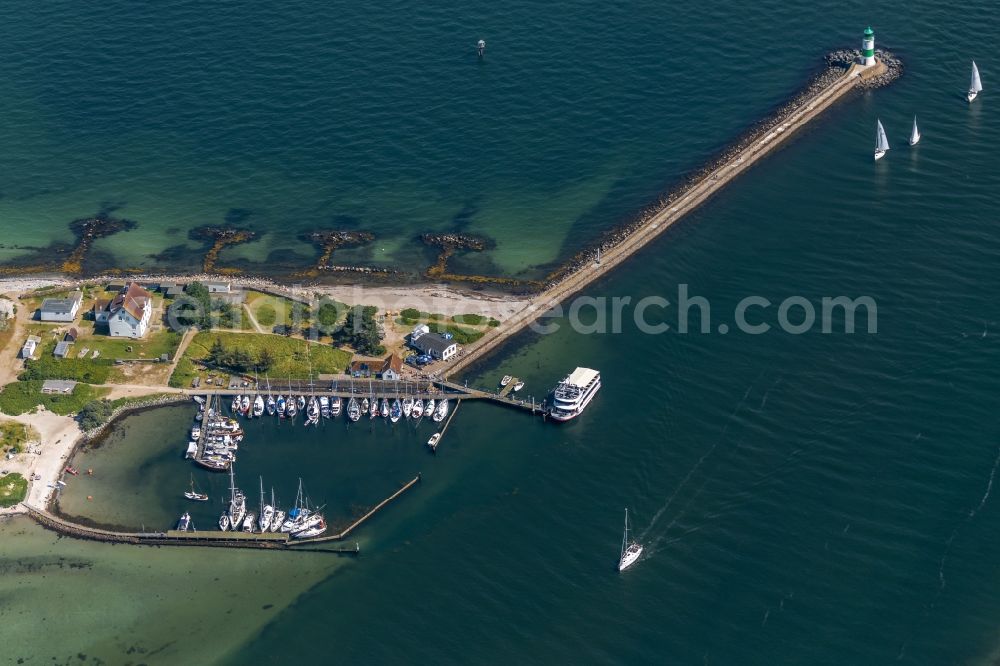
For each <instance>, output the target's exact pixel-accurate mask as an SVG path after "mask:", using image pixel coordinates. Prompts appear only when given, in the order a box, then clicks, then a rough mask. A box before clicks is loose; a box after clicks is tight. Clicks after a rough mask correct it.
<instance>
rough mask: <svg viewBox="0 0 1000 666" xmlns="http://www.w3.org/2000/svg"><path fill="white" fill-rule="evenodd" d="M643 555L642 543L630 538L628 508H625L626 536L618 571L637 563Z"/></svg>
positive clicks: (623, 540)
mask: <svg viewBox="0 0 1000 666" xmlns="http://www.w3.org/2000/svg"><path fill="white" fill-rule="evenodd" d="M640 555H642V544H640V543H639V542H638V541H629V539H628V509H625V536H623V537H622V555H621V558H619V560H618V571H625V570H626V569H628V568H629V567H630V566H632V565H633V564H635V563H636V560H638V559H639V556H640Z"/></svg>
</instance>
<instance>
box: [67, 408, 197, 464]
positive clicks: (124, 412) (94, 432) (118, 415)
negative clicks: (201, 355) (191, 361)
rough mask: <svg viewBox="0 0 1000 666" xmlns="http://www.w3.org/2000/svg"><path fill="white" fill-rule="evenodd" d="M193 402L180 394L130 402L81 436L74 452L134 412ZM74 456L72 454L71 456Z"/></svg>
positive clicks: (116, 409)
mask: <svg viewBox="0 0 1000 666" xmlns="http://www.w3.org/2000/svg"><path fill="white" fill-rule="evenodd" d="M186 402H191V398H189V397H188V396H186V395H184V394H181V393H178V394H174V395H157V396H150V397H149V398H137V399H136V400H134V401H129V402H128V403H126V404H124V405H121V406H119V407H117V408H115V409H114V411H112V412H111V416H109V417H108V420H107V421H105V422H104V423H102V424H101V425H99V426H97V427H96V428H93V429H91V430H88V431H87V432H85V433H83V435H81V436H80V440H79V441H78V442H77V444H76V446H74V447H73V449H74V451H75V450H76V448H77V447H79V446H80V445H82V444H89V443H91V442H93V441H95V440H97V439H98V438H100V437H101V436H102V435H103V434H104V433H105V432H107V430H108V428H110V427H111V426H112V425H114V424H115V422H117V421H118V420H119V419H122V418H124V417H126V416H128V415H129V414H132V413H134V412H140V411H143V410H146V409H150V408H152V407H163V406H164V405H176V404H181V403H186ZM70 455H72V454H70Z"/></svg>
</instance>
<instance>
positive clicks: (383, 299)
mask: <svg viewBox="0 0 1000 666" xmlns="http://www.w3.org/2000/svg"><path fill="white" fill-rule="evenodd" d="M129 279H130V280H135V281H137V282H161V281H171V282H194V281H201V282H217V281H223V282H230V283H232V285H233V287H234V288H235V287H239V288H242V289H249V290H260V291H265V292H270V293H275V294H281V295H285V296H289V297H293V298H298V299H310V298H313V297H315V296H317V295H319V296H328V297H330V298H332V299H334V300H337V301H340V302H342V303H346V304H348V305H374V306H375V307H377V308H378V309H379V310H392V311H398V310H403V309H405V308H416V309H417V310H421V311H423V312H433V313H440V314H444V315H448V316H452V315H457V314H478V315H484V316H487V317H495V318H496V319H500V320H501V321H502V320H505V319H507V318H509V317H511V316H513V315H514V314H516V313H518V312H520V311H522V310H523V309H524V308H525V307H527V305H528V304H529V303H530V302H531V299H530V298H526V297H522V296H512V295H508V294H502V293H497V292H482V291H472V290H467V289H460V288H456V287H453V286H451V285H445V284H425V285H397V286H393V285H361V284H357V285H320V284H279V283H277V282H273V281H271V280H264V279H260V278H242V279H241V278H232V277H226V276H220V275H192V276H190V277H185V278H183V279H179V278H178V277H177V276H166V275H136V276H133V277H131V278H129ZM105 280H113V281H117V282H120V281H121V280H122V278H110V277H108V278H102V277H94V278H90V279H87V280H75V279H73V280H71V279H68V278H59V277H37V278H29V277H10V278H0V294H6V295H9V296H11V297H13V298H15V299H16V297H17V296H18V295H20V294H23V293H27V292H31V291H34V290H35V289H40V288H42V287H50V286H61V287H66V288H71V287H74V286H77V285H79V284H83V283H94V282H101V281H105Z"/></svg>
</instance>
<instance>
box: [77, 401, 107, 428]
mask: <svg viewBox="0 0 1000 666" xmlns="http://www.w3.org/2000/svg"><path fill="white" fill-rule="evenodd" d="M114 411H115V408H114V406H113V405H112V404H111V401H110V400H91V401H90V402H88V403H87V404H86V405H84V406H83V407H82V408H81V409H80V413H79V414H78V415H77V420H78V421H79V422H80V427H81V428H83V429H84V430H93V429H94V428H96V427H97V426H100V425H104V424H105V423H107V421H108V419H110V418H111V414H112V413H113V412H114Z"/></svg>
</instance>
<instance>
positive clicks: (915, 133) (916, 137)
mask: <svg viewBox="0 0 1000 666" xmlns="http://www.w3.org/2000/svg"><path fill="white" fill-rule="evenodd" d="M919 141H920V130H919V129H917V117H916V116H913V130H911V131H910V145H911V146H915V145H917V143H918V142H919Z"/></svg>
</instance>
